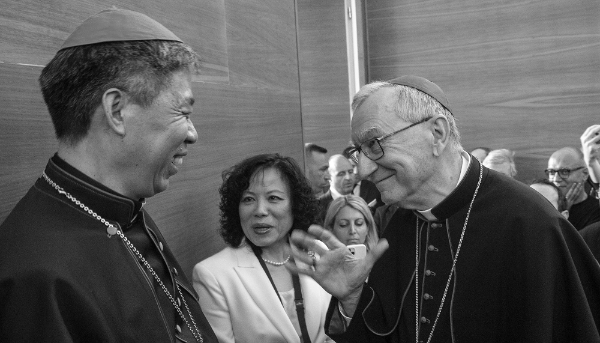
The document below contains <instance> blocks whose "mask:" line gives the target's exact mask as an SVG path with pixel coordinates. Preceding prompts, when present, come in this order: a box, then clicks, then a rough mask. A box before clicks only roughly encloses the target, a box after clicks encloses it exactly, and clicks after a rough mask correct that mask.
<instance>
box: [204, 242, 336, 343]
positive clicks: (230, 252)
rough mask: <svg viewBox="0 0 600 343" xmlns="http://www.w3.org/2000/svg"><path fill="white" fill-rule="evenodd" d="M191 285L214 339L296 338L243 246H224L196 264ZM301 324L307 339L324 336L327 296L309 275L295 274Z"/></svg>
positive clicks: (315, 342) (225, 342)
mask: <svg viewBox="0 0 600 343" xmlns="http://www.w3.org/2000/svg"><path fill="white" fill-rule="evenodd" d="M193 284H194V288H195V289H196V292H198V294H199V296H200V305H201V307H202V310H203V311H204V314H205V315H206V318H207V319H208V321H209V322H210V324H211V325H212V327H213V329H214V331H215V333H216V335H217V338H218V339H219V342H220V343H230V342H248V343H258V342H260V343H269V342H273V343H275V342H278V343H281V342H288V343H300V338H299V337H298V333H297V332H296V330H295V329H294V326H293V325H292V322H291V320H290V319H289V317H288V316H287V314H286V313H285V310H284V308H283V306H282V305H281V302H280V301H279V298H278V297H277V294H276V293H275V290H274V289H273V286H272V285H271V282H270V281H269V279H268V277H267V275H266V274H265V272H264V271H263V269H262V267H261V265H260V263H259V261H258V259H257V258H256V256H255V255H254V253H253V252H252V250H251V249H250V247H249V246H247V245H244V244H242V246H241V247H239V248H231V247H227V248H225V249H223V250H222V251H220V252H218V253H217V254H215V255H213V256H211V257H209V258H207V259H205V260H204V261H202V262H200V263H198V264H196V266H195V267H194V270H193ZM300 286H301V288H302V297H303V299H304V307H305V318H306V327H307V331H308V334H309V336H310V340H311V342H312V343H322V342H324V341H325V340H326V339H327V336H326V335H325V331H324V322H325V315H326V312H327V306H328V304H329V301H330V299H331V295H330V294H328V293H327V292H325V291H324V290H323V288H321V286H319V285H318V284H317V283H316V282H315V281H314V280H312V279H311V278H310V277H307V276H306V275H300Z"/></svg>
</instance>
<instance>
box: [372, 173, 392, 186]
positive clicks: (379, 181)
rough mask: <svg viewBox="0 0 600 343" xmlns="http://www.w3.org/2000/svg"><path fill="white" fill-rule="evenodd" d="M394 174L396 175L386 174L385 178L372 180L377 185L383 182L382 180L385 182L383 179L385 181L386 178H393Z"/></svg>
mask: <svg viewBox="0 0 600 343" xmlns="http://www.w3.org/2000/svg"><path fill="white" fill-rule="evenodd" d="M392 176H394V174H390V175H387V176H385V177H383V178H379V179H377V180H371V181H372V182H373V183H374V184H375V185H377V184H379V183H381V182H383V181H385V180H387V179H389V178H391V177H392Z"/></svg>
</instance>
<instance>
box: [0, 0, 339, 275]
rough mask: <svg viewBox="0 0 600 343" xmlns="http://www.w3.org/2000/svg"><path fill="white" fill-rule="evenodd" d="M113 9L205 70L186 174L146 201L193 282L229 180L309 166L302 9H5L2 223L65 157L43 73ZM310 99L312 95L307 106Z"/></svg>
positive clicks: (91, 5) (0, 65)
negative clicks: (278, 158) (265, 163)
mask: <svg viewBox="0 0 600 343" xmlns="http://www.w3.org/2000/svg"><path fill="white" fill-rule="evenodd" d="M113 4H116V5H118V7H120V8H126V9H132V10H137V11H140V12H142V13H145V14H147V15H149V16H150V17H152V18H154V19H156V20H157V21H159V22H161V23H162V24H163V25H165V26H166V27H168V28H170V29H171V30H172V31H173V32H174V33H175V34H176V35H178V36H179V37H180V38H182V39H183V40H184V41H186V42H187V43H189V44H191V45H192V46H193V47H194V48H195V50H196V51H198V52H199V53H200V55H201V56H202V58H203V59H204V62H205V68H204V70H203V73H202V75H201V76H200V77H199V78H198V79H197V80H195V82H194V84H193V91H194V96H195V98H196V100H197V101H196V105H195V106H194V115H193V121H194V124H195V126H196V129H197V131H198V136H199V139H198V142H197V143H196V144H194V145H192V146H190V148H189V150H190V151H189V155H188V156H187V158H186V159H185V161H184V166H183V170H182V171H180V173H179V174H177V175H176V176H174V177H172V179H171V184H170V187H169V189H168V190H167V191H165V192H163V193H161V194H159V195H156V196H155V197H153V198H151V199H148V210H149V212H150V213H151V214H152V216H153V218H154V220H155V221H156V222H157V224H158V225H159V227H160V228H161V230H162V232H163V234H164V235H165V237H166V239H167V240H168V241H169V243H170V246H171V248H172V249H173V250H174V252H175V254H176V256H177V257H178V258H179V260H180V262H181V264H182V267H183V268H184V269H185V270H186V272H187V273H188V275H189V274H190V273H191V268H192V267H193V265H194V264H195V263H196V262H198V261H200V260H202V259H203V258H205V257H208V256H210V255H212V254H213V253H215V252H217V251H218V250H220V249H221V248H223V247H224V243H223V242H222V239H221V238H220V236H219V235H218V233H217V229H218V207H217V206H218V201H219V199H218V187H219V185H220V184H221V172H222V170H224V169H225V168H227V167H229V166H231V165H233V164H234V163H236V162H238V161H240V160H242V159H243V158H245V157H248V156H250V155H254V154H257V153H264V152H279V153H281V154H284V155H289V156H292V157H294V158H296V159H297V160H298V162H299V163H300V164H302V163H303V125H302V122H303V121H307V122H314V120H313V119H312V117H311V116H312V115H311V114H308V115H306V116H303V115H302V112H301V105H300V91H299V89H300V81H299V69H298V68H299V66H298V51H297V29H296V4H295V1H294V0H285V1H284V0H201V1H193V0H179V1H177V2H169V1H167V2H165V1H158V0H145V1H138V0H135V1H134V0H123V1H119V2H111V1H90V0H87V1H75V0H57V1H52V2H47V1H44V0H29V1H19V0H9V1H3V4H2V7H3V9H2V11H0V141H1V143H0V144H1V147H2V149H0V160H1V161H2V162H3V163H2V164H0V191H1V193H2V195H3V196H2V200H1V201H0V222H1V221H3V220H4V218H5V217H6V216H7V215H8V213H9V211H10V210H11V209H12V208H13V207H14V205H15V204H16V202H17V201H18V200H19V199H20V198H21V197H22V196H23V195H24V194H25V192H26V191H27V189H28V188H29V187H30V186H31V184H32V183H33V182H34V181H35V180H36V178H38V177H39V176H40V174H41V172H42V170H43V168H44V166H45V164H46V162H47V159H48V158H49V157H50V156H51V155H52V154H53V153H54V152H55V151H56V148H57V145H56V143H55V139H54V133H53V128H52V125H51V121H50V118H49V115H48V114H47V111H46V109H45V105H44V103H43V100H42V98H41V94H40V92H39V90H38V84H37V78H38V76H39V73H40V71H41V68H42V66H43V65H44V64H46V63H47V62H48V61H49V60H50V58H51V57H52V56H53V54H54V53H55V52H56V51H57V50H58V48H59V47H60V45H61V44H62V42H63V40H64V39H65V38H66V37H67V36H68V35H69V34H70V32H72V31H73V29H74V28H75V27H76V26H77V25H78V24H79V23H81V22H82V21H83V20H85V19H86V18H87V17H88V16H90V15H93V14H95V13H97V12H99V11H100V10H102V9H105V8H109V7H111V6H112V5H113ZM332 88H335V86H332ZM311 92H312V91H311V90H310V89H306V94H310V93H311ZM346 102H347V97H346V98H345V99H344V103H346ZM310 103H311V102H310V101H309V102H305V104H310ZM315 115H317V114H315ZM309 131H310V132H311V133H310V137H311V139H313V140H318V141H327V139H328V138H321V137H320V136H319V135H320V133H319V131H320V129H319V128H311V129H310V130H309ZM320 132H329V131H327V130H321V131H320Z"/></svg>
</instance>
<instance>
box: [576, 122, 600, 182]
mask: <svg viewBox="0 0 600 343" xmlns="http://www.w3.org/2000/svg"><path fill="white" fill-rule="evenodd" d="M580 139H581V148H582V151H583V159H584V161H585V164H586V165H587V167H588V169H589V171H590V175H591V177H592V180H593V181H594V182H598V181H600V125H592V126H590V127H588V128H587V129H586V130H585V132H583V134H582V135H581V138H580Z"/></svg>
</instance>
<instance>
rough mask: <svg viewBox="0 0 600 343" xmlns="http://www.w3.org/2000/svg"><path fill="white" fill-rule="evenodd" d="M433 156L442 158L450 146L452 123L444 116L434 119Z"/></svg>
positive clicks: (432, 127) (437, 116)
mask: <svg viewBox="0 0 600 343" xmlns="http://www.w3.org/2000/svg"><path fill="white" fill-rule="evenodd" d="M432 121H433V122H432V126H431V129H432V132H431V133H432V134H433V154H434V155H435V156H440V155H441V154H442V152H443V151H444V150H445V149H446V147H447V146H448V145H449V144H450V123H448V119H446V117H444V116H442V115H439V114H438V115H436V116H434V117H433V119H432Z"/></svg>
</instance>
